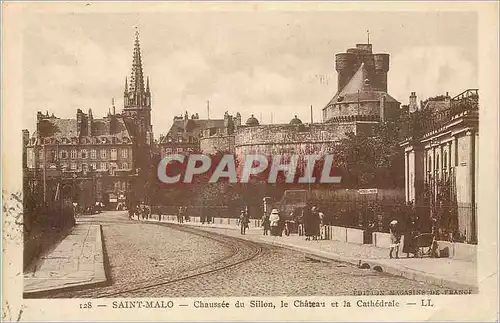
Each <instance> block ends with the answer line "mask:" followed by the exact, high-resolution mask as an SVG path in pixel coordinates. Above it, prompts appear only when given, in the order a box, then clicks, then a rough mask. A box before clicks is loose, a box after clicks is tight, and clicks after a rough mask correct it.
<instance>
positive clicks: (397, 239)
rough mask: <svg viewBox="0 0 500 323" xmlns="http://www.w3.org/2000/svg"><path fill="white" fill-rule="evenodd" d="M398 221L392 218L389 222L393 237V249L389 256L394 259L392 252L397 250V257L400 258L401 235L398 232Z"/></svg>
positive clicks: (390, 232)
mask: <svg viewBox="0 0 500 323" xmlns="http://www.w3.org/2000/svg"><path fill="white" fill-rule="evenodd" d="M397 225H398V221H396V220H392V221H391V223H390V224H389V234H390V237H391V245H390V246H391V249H390V251H389V258H391V259H392V252H393V251H394V250H396V259H399V255H398V253H399V243H400V241H401V235H400V234H399V232H398V228H397Z"/></svg>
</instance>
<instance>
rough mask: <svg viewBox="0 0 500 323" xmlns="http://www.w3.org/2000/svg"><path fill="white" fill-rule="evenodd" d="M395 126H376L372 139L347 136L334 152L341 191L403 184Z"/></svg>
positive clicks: (360, 136) (392, 186)
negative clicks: (343, 189) (340, 177)
mask: <svg viewBox="0 0 500 323" xmlns="http://www.w3.org/2000/svg"><path fill="white" fill-rule="evenodd" d="M399 134H400V129H399V125H398V123H395V122H385V123H380V124H378V125H377V126H375V129H374V135H373V136H367V135H365V134H353V133H348V134H346V135H347V138H345V139H343V140H342V141H341V143H340V144H339V145H338V146H337V149H336V165H335V166H336V167H337V168H338V170H339V171H340V174H341V176H342V187H343V188H363V187H364V188H369V187H377V188H394V187H401V186H402V185H403V183H404V155H403V152H402V150H401V148H400V146H399V141H400V136H399Z"/></svg>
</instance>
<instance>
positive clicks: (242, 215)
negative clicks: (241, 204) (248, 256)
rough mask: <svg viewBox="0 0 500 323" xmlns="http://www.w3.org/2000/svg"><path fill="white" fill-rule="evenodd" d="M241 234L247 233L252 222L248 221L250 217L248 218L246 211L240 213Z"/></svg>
mask: <svg viewBox="0 0 500 323" xmlns="http://www.w3.org/2000/svg"><path fill="white" fill-rule="evenodd" d="M239 220H240V221H239V222H240V233H241V234H243V235H244V234H245V233H246V230H247V229H248V222H249V221H250V219H248V216H247V213H246V212H245V210H241V212H240V219H239Z"/></svg>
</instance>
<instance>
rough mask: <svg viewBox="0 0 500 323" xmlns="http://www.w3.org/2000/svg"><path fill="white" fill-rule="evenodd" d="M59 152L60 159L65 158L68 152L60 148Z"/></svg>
mask: <svg viewBox="0 0 500 323" xmlns="http://www.w3.org/2000/svg"><path fill="white" fill-rule="evenodd" d="M59 154H60V155H61V156H60V158H61V159H67V158H68V152H67V151H66V150H61V152H60V153H59Z"/></svg>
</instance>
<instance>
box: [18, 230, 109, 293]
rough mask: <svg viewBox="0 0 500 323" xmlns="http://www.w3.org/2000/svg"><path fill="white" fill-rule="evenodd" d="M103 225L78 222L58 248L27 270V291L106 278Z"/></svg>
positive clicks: (57, 288) (50, 289) (25, 288)
mask: <svg viewBox="0 0 500 323" xmlns="http://www.w3.org/2000/svg"><path fill="white" fill-rule="evenodd" d="M103 256H104V254H103V247H102V238H101V227H100V225H89V224H76V225H75V227H74V228H73V229H72V231H71V232H70V233H69V234H68V236H67V237H66V238H64V239H63V240H62V241H61V242H60V243H59V244H58V245H57V246H55V248H54V249H53V250H51V251H49V252H47V253H46V254H44V255H42V256H41V257H40V259H38V261H36V262H34V263H33V265H32V266H31V267H29V268H27V269H26V270H25V272H24V294H25V296H28V297H29V296H30V295H35V294H37V293H44V292H48V291H56V290H61V289H66V288H74V287H79V286H83V285H85V286H88V285H94V284H100V283H104V282H106V280H107V279H106V274H105V270H104V257H103Z"/></svg>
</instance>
